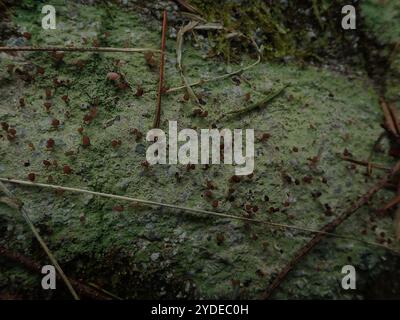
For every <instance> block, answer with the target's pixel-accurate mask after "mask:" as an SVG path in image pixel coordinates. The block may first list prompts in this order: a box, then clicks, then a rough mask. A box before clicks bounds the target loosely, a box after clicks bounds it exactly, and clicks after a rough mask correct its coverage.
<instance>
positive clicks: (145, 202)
mask: <svg viewBox="0 0 400 320" xmlns="http://www.w3.org/2000/svg"><path fill="white" fill-rule="evenodd" d="M0 181H3V182H9V183H13V184H18V185H24V186H30V187H41V188H47V189H53V190H58V191H59V190H63V191H69V192H74V193H85V194H91V195H94V196H99V197H104V198H111V199H118V200H123V201H129V202H135V203H141V204H143V205H147V206H152V207H154V206H156V207H166V208H171V209H177V210H182V211H187V212H193V213H198V214H202V215H208V216H215V217H220V218H226V219H231V220H240V221H244V222H249V223H255V224H264V225H267V226H269V227H271V228H276V229H278V230H280V229H292V230H297V231H301V232H308V233H315V234H321V235H325V236H331V237H335V238H340V239H347V240H352V241H357V242H361V243H364V244H367V245H371V246H375V247H379V248H383V249H386V250H389V251H392V252H393V253H395V254H398V255H400V253H398V252H396V251H394V250H392V249H390V248H388V247H386V246H384V245H382V244H379V243H374V242H369V241H365V240H362V239H359V238H355V237H351V236H342V235H339V234H336V233H330V232H326V231H324V230H315V229H310V228H305V227H299V226H294V225H287V224H282V223H275V222H270V221H264V220H258V219H251V218H246V217H240V216H235V215H231V214H226V213H219V212H214V211H207V210H202V209H197V208H189V207H183V206H178V205H173V204H168V203H163V202H156V201H150V200H144V199H138V198H132V197H126V196H119V195H115V194H110V193H103V192H96V191H90V190H86V189H78V188H71V187H64V186H59V185H52V184H45V183H36V182H29V181H23V180H16V179H7V178H0Z"/></svg>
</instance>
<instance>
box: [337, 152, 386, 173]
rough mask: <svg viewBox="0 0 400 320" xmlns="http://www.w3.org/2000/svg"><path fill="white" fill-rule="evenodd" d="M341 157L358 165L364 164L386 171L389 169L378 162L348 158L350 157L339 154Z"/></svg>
mask: <svg viewBox="0 0 400 320" xmlns="http://www.w3.org/2000/svg"><path fill="white" fill-rule="evenodd" d="M340 157H341V158H342V160H344V161H348V162H351V163H354V164H358V165H360V166H365V167H368V166H369V167H371V168H376V169H382V170H386V171H390V168H388V167H385V166H384V165H382V164H379V163H372V162H369V161H364V160H356V159H353V158H350V157H346V156H340Z"/></svg>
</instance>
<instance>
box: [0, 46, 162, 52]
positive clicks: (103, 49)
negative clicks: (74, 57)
mask: <svg viewBox="0 0 400 320" xmlns="http://www.w3.org/2000/svg"><path fill="white" fill-rule="evenodd" d="M2 51H3V52H16V51H48V52H57V51H73V52H149V51H150V52H160V50H158V49H152V48H110V47H81V48H79V47H56V46H52V47H0V52H2Z"/></svg>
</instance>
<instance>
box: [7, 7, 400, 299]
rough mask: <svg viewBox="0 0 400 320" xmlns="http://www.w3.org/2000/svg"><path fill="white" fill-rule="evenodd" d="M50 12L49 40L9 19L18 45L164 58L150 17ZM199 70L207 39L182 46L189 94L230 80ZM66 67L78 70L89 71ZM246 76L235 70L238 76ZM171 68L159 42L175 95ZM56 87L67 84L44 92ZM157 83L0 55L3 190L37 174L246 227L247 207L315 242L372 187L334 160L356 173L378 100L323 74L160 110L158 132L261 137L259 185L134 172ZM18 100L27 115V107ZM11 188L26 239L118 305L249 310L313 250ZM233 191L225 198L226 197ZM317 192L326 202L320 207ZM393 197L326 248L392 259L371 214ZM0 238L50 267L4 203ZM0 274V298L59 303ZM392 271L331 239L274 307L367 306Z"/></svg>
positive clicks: (210, 94)
mask: <svg viewBox="0 0 400 320" xmlns="http://www.w3.org/2000/svg"><path fill="white" fill-rule="evenodd" d="M27 3H28V2H27ZM61 3H62V4H64V1H60V7H57V9H58V11H57V12H58V25H57V30H56V31H44V30H42V29H41V28H40V24H39V22H40V20H39V17H40V14H39V13H40V8H39V6H34V5H32V6H33V7H32V6H31V7H30V6H28V7H27V8H24V6H21V7H19V8H17V9H16V11H15V16H14V18H13V23H14V24H15V25H16V26H17V27H18V29H19V30H20V31H29V32H30V33H31V34H32V38H31V40H30V41H29V42H28V43H27V44H29V45H40V46H44V45H65V44H75V45H84V43H83V40H82V37H86V38H87V41H89V43H90V42H91V41H93V40H94V39H97V41H99V42H100V45H102V46H118V47H120V46H124V45H128V46H134V47H152V48H157V47H158V46H159V39H160V27H159V25H160V23H159V21H156V20H151V19H149V17H148V16H145V15H142V14H140V13H138V12H135V11H133V10H122V9H120V8H118V7H117V6H114V5H109V6H107V7H104V6H100V5H97V6H84V5H79V6H78V5H75V4H68V5H67V6H66V7H63V6H61ZM105 32H107V33H108V35H104V33H105ZM13 41H21V39H16V38H15V39H10V40H9V42H8V44H9V45H12V44H13ZM206 56H207V42H206V41H205V40H204V43H203V45H200V46H199V45H196V43H195V42H189V41H187V42H186V43H185V44H184V48H183V63H184V66H185V71H186V73H187V75H188V78H189V80H190V82H192V81H196V80H198V79H199V78H202V77H205V78H206V77H210V76H214V75H221V74H224V73H225V72H226V69H227V68H232V69H235V68H239V67H240V66H239V65H234V64H233V65H229V66H227V65H225V64H223V63H221V62H218V61H216V60H213V59H209V58H206ZM77 61H83V62H84V67H83V68H81V67H79V66H80V65H82V64H80V63H78V64H77V63H76V62H77ZM252 62H253V60H252V59H250V58H248V57H243V58H242V62H241V63H242V64H243V65H245V64H248V63H252ZM175 63H176V58H175V41H174V39H173V38H169V39H168V41H167V62H166V75H165V77H166V82H167V85H168V86H169V87H174V86H179V85H180V84H181V79H180V77H179V73H178V72H177V70H176V68H175ZM10 64H13V65H14V70H16V69H19V70H23V71H26V72H28V73H29V74H35V72H36V71H35V70H36V69H37V67H38V66H40V67H42V68H44V70H45V73H44V74H43V75H40V74H35V79H34V80H32V81H31V82H26V81H23V80H22V79H21V77H20V76H18V74H16V73H15V72H14V73H12V74H10V73H8V72H7V66H8V65H10ZM111 71H113V72H118V73H120V74H123V75H124V77H125V79H126V80H127V82H128V83H129V84H130V86H131V88H130V89H118V88H116V87H115V85H114V84H113V83H111V82H110V81H108V80H106V75H107V73H108V72H111ZM243 78H245V79H246V81H244V80H243ZM54 79H58V80H60V81H64V84H65V85H61V86H58V87H56V88H55V87H54ZM157 79H158V72H157V69H154V68H151V67H149V66H148V65H147V64H146V61H145V59H144V57H143V55H142V54H121V53H106V54H95V53H66V54H65V57H64V59H63V61H61V62H57V61H55V59H54V58H53V57H51V56H50V55H49V54H47V53H19V54H18V55H15V56H11V55H6V54H4V53H1V54H0V83H1V86H0V96H1V101H0V120H1V122H7V123H8V124H9V125H10V127H12V128H15V130H16V132H17V134H16V139H14V140H12V141H9V140H8V139H7V138H6V134H5V133H4V131H3V132H2V133H1V136H0V175H1V176H2V177H13V178H18V179H23V180H25V179H27V176H28V174H29V173H35V175H36V181H38V182H47V181H48V180H49V179H51V181H52V183H54V184H58V185H64V186H70V187H79V188H86V189H90V190H94V191H100V192H106V193H114V194H119V195H128V196H133V197H136V198H143V199H148V200H155V201H160V202H165V203H171V204H177V205H184V206H187V207H195V208H202V209H207V210H216V211H218V212H225V213H229V214H232V215H237V216H243V215H244V214H245V210H244V206H245V205H246V204H251V205H253V206H257V207H258V208H259V210H258V211H257V212H256V213H255V218H257V219H260V220H265V221H272V222H276V223H284V224H291V225H296V226H302V227H306V228H313V229H319V228H321V227H322V226H323V225H325V224H326V223H328V222H329V221H331V220H332V219H333V218H334V217H335V216H336V215H338V214H340V213H341V212H342V211H343V210H345V209H346V208H347V207H348V206H349V205H350V203H351V202H352V201H353V200H354V199H356V198H357V197H358V196H359V195H360V194H362V193H364V192H365V191H366V190H368V189H369V188H370V187H371V186H372V185H373V184H374V182H375V181H376V178H377V177H378V176H381V175H382V172H379V171H375V170H374V172H373V176H372V177H370V178H366V177H365V176H364V174H363V173H364V172H365V170H364V168H362V167H358V168H354V167H352V166H351V165H349V164H348V163H345V162H343V161H342V160H340V157H339V155H340V154H343V153H344V152H345V149H346V150H347V151H346V152H350V153H351V154H352V155H353V156H354V157H355V158H357V159H366V158H367V157H368V155H369V152H370V150H371V148H372V146H373V144H374V142H375V140H376V139H377V137H378V136H379V134H380V133H381V132H382V129H381V127H380V122H381V120H382V114H381V111H380V109H379V104H378V96H377V95H376V93H375V90H374V89H373V87H372V85H371V83H370V81H369V80H368V77H367V76H366V75H365V74H364V73H363V72H358V73H356V74H351V75H343V74H339V73H337V72H334V71H332V70H330V69H328V68H323V67H319V68H317V67H311V66H310V67H307V66H302V67H300V66H299V65H297V64H295V63H288V64H277V63H268V62H265V61H264V62H262V63H261V64H259V65H257V66H256V67H255V68H253V69H250V70H249V71H247V72H245V73H244V74H243V77H242V78H238V79H239V80H237V79H234V80H235V81H232V79H230V78H228V79H225V80H222V81H216V82H209V83H206V84H203V85H201V86H199V87H194V90H195V92H196V94H198V95H199V96H200V97H201V98H202V100H203V101H204V102H205V104H204V105H203V106H202V107H203V108H204V110H207V111H208V116H207V117H206V118H197V117H193V116H192V110H193V108H194V107H196V106H195V105H194V104H192V103H191V102H190V101H186V100H185V99H184V91H179V92H177V93H173V94H168V95H165V96H163V103H162V109H163V112H162V122H161V128H163V129H164V130H167V128H168V120H176V121H178V126H179V128H190V127H191V128H197V129H200V128H209V127H211V126H213V125H216V126H217V128H231V129H233V128H242V129H246V128H253V129H255V132H256V137H260V136H261V135H262V134H264V133H268V134H270V135H271V137H270V138H269V139H268V141H265V142H262V141H259V140H258V139H257V141H256V144H255V152H256V158H255V171H254V175H253V176H252V177H246V178H244V179H242V181H240V182H239V183H231V182H230V178H231V177H232V175H233V174H234V167H232V166H230V165H222V164H221V165H212V166H210V167H209V168H204V166H201V165H196V166H195V169H194V170H187V168H186V167H185V166H180V165H177V166H174V165H156V166H151V167H149V168H145V167H143V166H142V162H143V161H144V160H145V151H146V148H147V146H148V143H147V142H146V141H145V139H144V138H142V139H139V140H138V141H136V140H135V137H134V136H132V134H131V133H130V130H131V129H133V128H137V129H139V130H140V131H141V132H143V133H144V134H145V133H146V132H147V130H149V129H150V127H151V125H152V122H153V115H154V111H155V100H156V91H155V90H156V83H157ZM287 84H290V86H289V87H288V88H287V89H286V90H285V92H284V94H282V95H281V96H280V97H278V98H277V99H275V100H274V101H273V102H271V103H270V104H269V105H267V106H265V107H263V108H261V109H260V110H257V111H253V112H251V113H248V114H246V115H243V116H241V117H237V118H234V117H230V118H224V119H223V120H219V119H220V117H221V115H222V114H224V113H226V112H229V111H232V110H235V109H239V108H243V107H245V106H248V105H250V104H251V103H252V102H257V101H259V100H260V99H262V98H263V97H264V96H265V95H266V94H268V93H269V92H270V91H271V90H276V89H279V88H281V87H282V86H283V85H287ZM138 86H140V87H143V88H144V91H145V93H144V94H143V96H140V97H136V96H135V92H136V88H137V87H138ZM46 88H51V92H52V97H51V99H50V100H51V101H52V107H51V109H50V112H49V113H48V112H46V110H45V108H44V106H43V103H44V102H45V101H46V95H45V90H46ZM64 95H68V97H69V100H70V102H69V103H68V104H66V103H65V102H64V101H63V100H62V99H61V97H62V96H64ZM20 98H23V99H24V100H25V106H23V107H21V106H20V103H19V99H20ZM96 98H97V99H96ZM249 98H250V100H249ZM93 105H97V115H96V117H95V118H94V119H93V120H92V121H91V122H90V123H84V121H83V118H84V116H85V115H87V114H88V112H89V110H90V107H91V106H93ZM53 119H58V120H59V121H60V125H59V127H58V129H55V128H54V127H53V126H52V120H53ZM80 127H83V128H84V132H83V133H84V134H85V135H87V136H88V137H89V138H90V142H91V146H90V147H86V148H84V147H83V146H82V137H81V135H80V133H79V132H78V128H80ZM50 138H51V139H54V141H55V146H54V148H53V149H52V150H48V148H46V142H47V140H48V139H50ZM113 140H120V141H121V145H120V146H119V147H117V148H114V147H113V146H112V141H113ZM32 146H33V147H34V148H33V147H32ZM295 150H297V151H295ZM318 154H320V160H319V162H318V163H317V165H316V166H315V167H312V166H310V160H309V159H310V158H313V157H315V156H317V155H318ZM43 160H48V161H51V162H52V163H53V162H54V160H56V161H57V165H54V164H52V165H51V166H49V167H48V168H46V167H45V166H44V165H43ZM374 161H376V162H379V163H384V164H385V165H387V166H388V167H389V166H391V165H392V163H391V162H390V160H388V159H387V157H386V156H385V155H383V154H377V155H374ZM64 165H68V166H69V167H70V168H71V169H72V173H71V174H64V173H63V166H64ZM50 177H51V178H50ZM177 177H178V179H177ZM207 181H212V183H213V185H214V186H215V187H216V188H215V190H213V191H212V192H213V200H218V201H219V205H218V208H216V209H215V208H213V207H212V205H211V201H210V200H207V199H206V198H205V197H203V194H204V191H205V190H206V184H207ZM9 187H10V189H12V191H13V192H14V193H15V195H16V196H17V197H18V198H20V199H22V200H23V202H24V203H25V205H26V207H27V208H29V211H30V212H31V218H32V220H33V222H34V224H35V225H36V226H37V228H38V229H39V230H40V233H41V235H42V236H43V237H44V239H45V241H46V243H47V244H48V245H49V247H50V249H51V250H52V252H53V253H54V254H55V256H56V258H57V259H58V261H59V262H60V264H61V266H62V267H63V268H64V269H65V271H66V273H67V274H68V275H69V276H71V277H74V278H79V279H84V282H85V283H89V282H94V283H96V284H98V285H100V286H102V287H104V288H105V289H107V290H109V291H111V292H113V293H115V294H117V295H119V296H121V297H124V298H209V299H214V298H215V299H220V298H235V299H236V298H251V299H256V298H259V297H261V295H262V293H263V292H264V290H265V289H266V288H267V286H268V283H269V282H270V281H271V280H272V279H273V278H274V276H275V275H276V274H277V272H279V270H281V269H282V268H283V267H284V266H285V264H286V263H287V262H288V261H289V260H290V259H291V258H292V257H293V255H294V253H295V252H296V251H297V250H298V249H299V248H300V247H301V246H302V245H304V244H305V243H306V242H307V241H308V240H309V239H310V238H311V235H310V234H307V233H301V232H298V231H293V230H286V231H282V230H273V229H271V228H268V227H266V226H260V225H249V224H245V223H243V222H238V221H234V220H229V219H220V218H214V217H204V216H196V215H193V214H187V213H184V212H179V211H173V210H169V209H168V210H167V209H165V208H149V207H144V206H140V205H132V204H131V205H129V204H128V203H123V202H120V201H115V200H110V199H102V198H97V197H93V196H89V195H79V194H71V193H63V194H60V193H57V194H56V193H54V192H51V191H49V190H45V189H43V190H41V189H38V188H24V187H17V186H12V185H9ZM229 188H233V189H234V192H233V193H232V194H229ZM317 192H320V193H321V194H320V195H318V196H316V194H317ZM391 196H392V194H391V193H389V192H380V193H379V196H378V197H375V199H374V200H373V201H372V202H371V204H370V206H369V207H368V208H362V209H360V210H359V211H358V212H357V213H356V214H355V215H354V216H353V217H351V218H350V219H349V220H348V221H346V222H345V223H344V224H343V225H342V226H340V227H339V228H338V230H337V233H338V234H341V235H350V236H353V237H356V238H360V239H363V240H366V241H373V242H378V241H381V242H382V241H383V243H385V244H387V245H388V246H390V247H391V248H393V249H396V248H397V250H399V245H398V244H397V243H395V241H394V229H393V221H392V219H391V217H390V216H385V217H379V218H376V217H375V212H374V208H377V207H379V206H380V205H382V203H385V202H387V200H388V199H390V197H391ZM121 206H123V209H124V210H123V211H122V212H120V211H121ZM273 209H275V210H273ZM278 209H279V211H278ZM0 233H1V234H2V236H1V239H0V241H1V243H2V244H6V245H7V246H9V247H11V248H12V249H13V250H15V251H18V252H21V253H23V254H26V255H28V256H30V257H32V258H33V259H35V260H37V261H40V262H42V263H44V264H45V263H47V259H46V257H45V255H44V253H43V252H42V251H41V249H40V247H39V245H38V244H37V242H36V240H35V239H34V238H33V236H32V234H31V233H30V231H29V229H28V227H27V226H26V225H25V224H24V221H23V220H22V218H21V217H19V216H18V213H17V212H15V211H14V210H12V209H10V208H9V207H7V206H6V205H3V204H0ZM383 233H384V237H383V238H382V234H383ZM0 261H1V264H0V291H1V292H8V293H10V294H14V295H16V296H17V297H25V298H44V297H45V298H50V297H52V295H53V297H55V298H61V297H68V295H67V292H63V291H60V290H57V292H56V293H47V292H43V291H42V290H40V278H39V277H38V276H34V275H32V274H30V273H28V272H27V271H26V270H24V269H21V267H20V266H17V265H15V264H12V263H10V262H8V261H6V260H3V259H2V258H1V257H0ZM349 263H350V264H353V265H354V266H355V267H356V268H357V269H358V270H361V271H362V272H361V273H362V274H361V275H360V277H359V278H358V280H359V283H358V285H359V287H358V290H356V291H355V292H346V291H344V290H342V289H341V287H340V281H341V277H342V274H341V268H342V266H343V265H346V264H349ZM395 263H397V262H396V260H394V258H393V257H392V256H390V255H388V254H387V251H385V250H383V249H378V248H375V247H371V246H366V245H365V244H362V243H360V242H356V241H349V240H342V239H334V238H330V239H327V240H324V241H323V242H322V243H321V244H320V245H319V246H318V247H317V248H316V249H315V250H313V252H312V253H311V254H310V255H309V256H308V257H307V258H306V259H304V261H303V262H302V263H301V264H300V265H299V266H298V267H296V270H295V271H294V272H293V273H292V274H291V275H290V276H289V277H288V279H287V281H285V283H284V284H283V285H282V287H281V288H280V289H279V290H278V291H277V294H276V297H277V298H363V297H364V298H365V297H376V296H375V295H378V294H377V293H376V292H375V291H373V290H372V289H371V286H372V287H374V283H375V282H376V281H378V280H379V279H381V277H382V274H383V273H385V272H387V270H388V269H389V270H391V271H393V269H394V268H395V267H392V266H393V265H395ZM391 281H392V280H391ZM374 288H375V287H374ZM397 293H398V292H397ZM379 294H381V295H382V292H380V293H379ZM387 294H388V295H390V294H392V295H393V292H390V293H387ZM394 294H396V293H394Z"/></svg>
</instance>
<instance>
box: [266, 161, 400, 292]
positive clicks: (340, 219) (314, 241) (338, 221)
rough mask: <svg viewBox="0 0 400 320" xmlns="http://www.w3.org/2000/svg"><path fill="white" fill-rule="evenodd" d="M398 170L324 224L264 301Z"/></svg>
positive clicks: (280, 277) (276, 280) (280, 275)
mask: <svg viewBox="0 0 400 320" xmlns="http://www.w3.org/2000/svg"><path fill="white" fill-rule="evenodd" d="M399 169H400V162H398V163H397V164H396V165H395V167H394V168H393V170H392V171H391V173H389V174H388V175H386V176H385V177H384V178H383V179H381V180H380V181H379V182H378V183H377V184H375V185H374V186H373V187H372V188H371V189H369V190H368V191H367V192H366V193H365V194H364V195H362V196H361V198H360V199H358V200H356V201H355V202H353V204H352V205H351V206H350V207H349V208H348V209H346V210H345V211H344V212H343V213H342V214H341V215H340V216H338V217H337V218H336V219H334V220H333V221H331V222H330V223H328V224H326V225H325V226H324V227H323V228H322V229H321V231H322V233H318V234H316V235H315V236H314V237H313V238H312V239H311V240H310V241H308V242H307V243H306V244H305V245H304V246H303V247H302V248H301V249H300V250H298V251H297V252H296V253H295V256H294V258H292V259H291V260H290V262H289V263H288V264H287V265H286V266H285V267H284V268H283V269H282V270H281V271H280V272H279V274H278V275H277V276H276V278H275V279H274V280H273V281H272V283H271V284H270V285H269V287H268V288H267V290H266V292H265V293H264V295H263V298H264V299H268V298H269V297H270V296H271V295H272V293H273V292H274V291H275V289H276V288H278V287H279V286H280V285H281V283H282V282H283V281H284V280H285V279H286V276H287V275H288V274H289V272H290V271H292V270H293V268H294V267H295V266H296V265H297V264H298V263H299V262H300V261H301V260H302V259H303V258H304V257H305V256H306V255H307V254H308V253H309V252H310V251H311V250H312V249H313V248H314V247H315V246H316V245H317V244H318V243H320V242H321V241H322V240H323V239H324V237H325V235H324V234H323V233H324V232H329V233H330V232H332V231H333V230H335V229H336V227H337V226H339V225H340V224H341V223H342V222H343V221H345V220H346V219H347V218H349V217H350V216H351V215H352V214H353V213H354V212H356V211H357V210H358V209H359V208H360V207H362V206H363V205H364V204H366V203H367V202H368V201H369V200H370V199H371V198H372V196H373V195H374V194H375V193H377V192H378V191H379V190H381V189H382V188H383V187H384V186H385V184H386V183H387V182H388V181H389V180H390V179H391V178H392V177H393V175H395V174H396V173H397V172H399Z"/></svg>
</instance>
